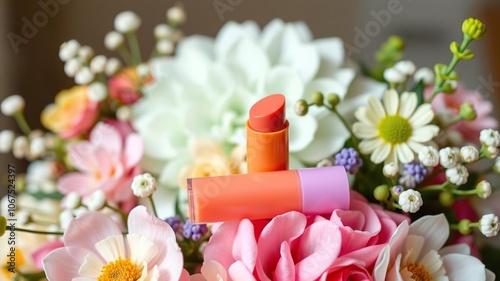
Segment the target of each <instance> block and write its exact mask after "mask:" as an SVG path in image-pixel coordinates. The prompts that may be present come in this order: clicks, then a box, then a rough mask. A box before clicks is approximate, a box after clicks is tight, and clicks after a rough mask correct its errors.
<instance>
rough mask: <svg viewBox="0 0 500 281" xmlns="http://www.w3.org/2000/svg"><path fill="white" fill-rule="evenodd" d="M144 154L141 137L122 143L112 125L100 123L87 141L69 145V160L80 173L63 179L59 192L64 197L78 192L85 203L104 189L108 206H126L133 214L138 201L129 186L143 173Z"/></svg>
mask: <svg viewBox="0 0 500 281" xmlns="http://www.w3.org/2000/svg"><path fill="white" fill-rule="evenodd" d="M142 151H143V143H142V139H141V138H140V137H139V135H138V134H136V133H130V134H128V135H127V136H126V137H125V138H123V139H122V136H121V135H120V133H119V131H118V130H117V129H115V128H114V127H113V126H112V125H109V124H106V123H98V124H97V125H96V126H95V127H94V129H93V130H92V132H91V133H90V139H89V140H88V141H79V142H76V143H73V144H70V145H69V148H68V156H69V159H70V161H71V163H72V164H73V165H74V167H75V168H76V169H77V170H78V171H77V172H73V173H68V174H66V175H64V176H63V177H61V179H60V180H59V182H58V189H59V191H61V192H62V193H64V194H68V193H70V192H73V191H74V192H77V193H78V194H80V195H81V196H82V197H83V198H84V200H86V199H88V197H89V196H90V195H91V194H92V193H93V192H95V191H96V190H98V189H102V190H103V191H104V192H105V193H106V199H107V200H108V202H111V203H124V204H127V206H128V207H127V208H124V210H130V209H131V207H133V202H135V200H136V199H135V196H134V195H133V193H132V189H131V188H130V184H131V182H132V180H133V177H134V176H135V175H137V174H139V173H140V172H141V168H140V166H139V165H138V164H139V161H140V159H141V157H142ZM131 202H132V203H131ZM122 207H124V206H122Z"/></svg>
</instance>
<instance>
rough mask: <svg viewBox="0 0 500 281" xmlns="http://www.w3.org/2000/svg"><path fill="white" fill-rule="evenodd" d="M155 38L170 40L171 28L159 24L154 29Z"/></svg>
mask: <svg viewBox="0 0 500 281" xmlns="http://www.w3.org/2000/svg"><path fill="white" fill-rule="evenodd" d="M154 33H155V38H156V39H157V40H159V39H170V38H171V37H172V34H173V30H172V28H171V27H170V26H169V25H168V24H165V23H162V24H159V25H157V26H156V27H155V31H154Z"/></svg>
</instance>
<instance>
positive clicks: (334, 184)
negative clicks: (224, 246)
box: [187, 166, 350, 223]
mask: <svg viewBox="0 0 500 281" xmlns="http://www.w3.org/2000/svg"><path fill="white" fill-rule="evenodd" d="M187 182H188V201H189V213H190V214H189V217H190V220H191V222H192V223H210V222H224V221H238V220H241V219H244V218H247V219H270V218H273V217H275V216H277V215H280V214H283V213H286V212H289V211H299V212H302V213H304V214H306V215H321V214H326V215H329V214H331V213H332V212H333V210H335V209H344V210H347V209H349V200H350V199H349V192H350V191H349V182H348V179H347V174H346V171H345V168H344V167H343V166H331V167H321V168H305V169H298V170H284V171H275V172H261V173H252V174H238V175H229V176H216V177H202V178H190V179H188V180H187Z"/></svg>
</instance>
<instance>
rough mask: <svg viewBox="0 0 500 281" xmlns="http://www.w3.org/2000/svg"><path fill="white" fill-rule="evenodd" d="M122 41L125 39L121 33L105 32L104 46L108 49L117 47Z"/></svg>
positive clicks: (112, 49)
mask: <svg viewBox="0 0 500 281" xmlns="http://www.w3.org/2000/svg"><path fill="white" fill-rule="evenodd" d="M124 41H125V39H124V38H123V35H122V34H121V33H118V32H116V31H111V32H108V34H106V37H104V46H106V48H107V49H108V50H111V51H114V50H116V49H118V47H120V46H121V45H122V44H123V42H124Z"/></svg>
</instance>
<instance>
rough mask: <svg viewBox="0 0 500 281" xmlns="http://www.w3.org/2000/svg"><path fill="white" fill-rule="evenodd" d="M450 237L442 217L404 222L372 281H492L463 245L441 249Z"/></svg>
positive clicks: (385, 250)
mask: <svg viewBox="0 0 500 281" xmlns="http://www.w3.org/2000/svg"><path fill="white" fill-rule="evenodd" d="M449 234H450V229H449V225H448V221H447V220H446V217H445V216H444V215H443V214H439V215H436V216H425V217H422V218H420V219H418V220H416V221H415V222H413V223H412V224H411V225H410V226H408V222H407V221H403V222H402V223H401V224H400V225H399V226H398V228H397V229H396V231H395V232H394V234H393V235H392V237H391V240H390V241H389V244H388V245H387V246H385V247H384V248H383V249H382V251H381V252H380V255H379V256H378V258H377V261H376V262H375V267H374V271H373V277H374V278H373V279H374V280H375V281H385V280H419V281H427V280H435V281H447V280H455V281H468V280H481V281H485V280H486V281H493V280H495V275H494V274H493V273H492V272H491V271H489V270H487V269H486V268H485V266H484V264H483V263H482V262H481V261H480V260H479V259H477V258H475V257H474V256H472V255H471V254H470V248H469V246H467V245H466V244H456V245H450V246H446V247H443V246H444V244H445V243H446V240H447V239H448V237H449Z"/></svg>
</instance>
